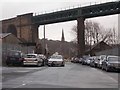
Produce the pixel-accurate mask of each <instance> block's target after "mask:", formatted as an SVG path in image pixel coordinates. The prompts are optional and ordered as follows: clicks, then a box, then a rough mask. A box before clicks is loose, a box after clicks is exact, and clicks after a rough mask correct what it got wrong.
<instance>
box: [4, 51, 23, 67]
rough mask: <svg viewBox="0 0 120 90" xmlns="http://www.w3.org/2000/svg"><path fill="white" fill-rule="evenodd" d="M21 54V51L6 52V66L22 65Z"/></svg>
mask: <svg viewBox="0 0 120 90" xmlns="http://www.w3.org/2000/svg"><path fill="white" fill-rule="evenodd" d="M23 60H24V58H23V53H22V52H21V51H14V50H10V51H8V55H7V57H6V64H7V65H23Z"/></svg>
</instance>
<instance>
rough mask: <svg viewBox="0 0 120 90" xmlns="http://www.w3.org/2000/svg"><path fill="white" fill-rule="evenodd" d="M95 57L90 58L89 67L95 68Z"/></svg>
mask: <svg viewBox="0 0 120 90" xmlns="http://www.w3.org/2000/svg"><path fill="white" fill-rule="evenodd" d="M94 62H95V56H93V57H91V60H90V66H91V67H95V63H94Z"/></svg>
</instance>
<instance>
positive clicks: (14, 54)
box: [9, 52, 21, 56]
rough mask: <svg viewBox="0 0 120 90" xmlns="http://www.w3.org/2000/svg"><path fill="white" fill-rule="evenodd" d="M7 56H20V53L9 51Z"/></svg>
mask: <svg viewBox="0 0 120 90" xmlns="http://www.w3.org/2000/svg"><path fill="white" fill-rule="evenodd" d="M9 56H21V53H19V52H10V53H9Z"/></svg>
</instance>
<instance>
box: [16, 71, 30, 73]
mask: <svg viewBox="0 0 120 90" xmlns="http://www.w3.org/2000/svg"><path fill="white" fill-rule="evenodd" d="M14 72H19V73H26V72H30V71H14Z"/></svg>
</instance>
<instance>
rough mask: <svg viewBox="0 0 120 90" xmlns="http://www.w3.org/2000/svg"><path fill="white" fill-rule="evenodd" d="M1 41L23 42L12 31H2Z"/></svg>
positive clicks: (0, 34)
mask: <svg viewBox="0 0 120 90" xmlns="http://www.w3.org/2000/svg"><path fill="white" fill-rule="evenodd" d="M0 43H10V44H19V43H22V42H21V40H20V39H18V38H17V37H16V36H15V35H13V34H11V33H0Z"/></svg>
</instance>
